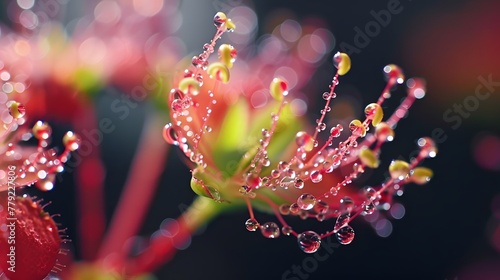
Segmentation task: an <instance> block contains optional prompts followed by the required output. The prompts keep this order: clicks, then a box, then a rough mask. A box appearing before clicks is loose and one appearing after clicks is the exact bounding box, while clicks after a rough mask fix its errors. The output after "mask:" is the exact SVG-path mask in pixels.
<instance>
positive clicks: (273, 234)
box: [260, 222, 280, 238]
mask: <svg viewBox="0 0 500 280" xmlns="http://www.w3.org/2000/svg"><path fill="white" fill-rule="evenodd" d="M260 230H261V232H262V235H264V237H267V238H277V237H278V236H280V229H279V227H278V225H277V224H276V223H274V222H267V223H265V224H263V225H262V226H261V227H260Z"/></svg>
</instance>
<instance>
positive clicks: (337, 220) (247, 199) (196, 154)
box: [0, 12, 437, 279]
mask: <svg viewBox="0 0 500 280" xmlns="http://www.w3.org/2000/svg"><path fill="white" fill-rule="evenodd" d="M214 24H215V26H216V33H215V35H214V37H213V39H212V40H211V41H210V42H208V43H207V44H205V45H204V46H203V52H202V53H201V54H200V55H197V56H195V57H193V58H192V60H191V64H192V65H191V66H190V67H189V68H188V69H186V70H185V71H183V72H182V73H181V74H179V75H177V77H176V78H175V79H174V81H173V83H172V84H173V89H172V90H171V91H170V93H168V98H167V99H168V109H169V118H170V123H168V124H167V125H165V127H164V128H163V138H164V139H165V140H166V142H167V143H169V144H172V145H175V146H178V147H179V148H180V150H181V151H182V153H183V154H184V155H185V156H186V158H187V159H188V161H189V163H188V165H189V166H190V167H191V169H192V179H191V188H192V189H193V191H194V192H195V193H196V194H198V195H199V198H197V199H196V200H195V201H194V202H193V205H192V206H191V207H190V208H188V209H187V211H186V212H185V213H184V214H183V215H182V216H181V217H180V219H179V220H177V221H175V222H169V223H166V224H164V225H162V228H161V231H160V234H158V235H155V236H153V238H152V239H151V242H150V243H149V244H148V246H147V247H146V248H145V249H144V250H142V251H141V252H140V253H139V254H138V255H137V256H133V257H130V256H129V252H128V251H129V250H130V248H129V247H127V248H125V249H123V248H121V246H122V245H123V244H122V243H123V241H126V240H127V239H128V238H130V237H131V236H132V235H133V234H135V232H134V231H136V230H137V229H136V226H135V225H136V223H137V221H138V220H140V218H141V214H140V213H143V211H138V213H139V214H137V215H134V216H133V217H130V216H128V215H126V214H124V213H123V212H122V211H117V212H118V214H117V217H116V219H114V221H113V222H112V225H111V226H110V230H109V234H108V236H107V237H106V239H105V241H104V242H103V245H102V247H101V248H100V252H99V254H98V257H97V260H94V261H93V262H92V264H90V265H86V264H84V265H83V266H81V267H79V266H78V265H75V266H74V267H73V268H72V269H71V270H70V271H69V272H66V273H67V275H68V276H67V277H69V278H70V279H80V278H83V277H94V278H95V277H98V276H99V277H115V278H116V277H132V276H138V275H141V274H143V273H149V272H151V271H152V270H154V269H155V268H156V267H158V266H159V265H161V264H162V263H164V262H165V261H166V260H167V259H168V258H169V257H170V256H171V255H172V254H173V253H174V252H175V250H176V248H177V247H182V244H183V243H185V242H186V240H188V239H189V238H190V236H191V234H193V233H194V232H195V231H196V230H197V229H198V228H200V227H201V226H202V225H204V224H205V223H207V222H208V221H209V220H210V219H211V218H213V217H215V216H216V215H217V214H218V213H221V212H222V211H225V210H227V209H234V208H237V207H239V206H246V207H247V209H248V212H249V219H248V220H247V221H246V222H245V227H246V229H247V230H249V231H252V232H253V231H260V232H261V233H262V234H263V236H265V237H267V238H277V237H279V236H280V235H286V236H293V237H295V238H296V239H297V243H298V245H299V248H300V249H301V250H302V251H304V252H305V253H314V252H316V251H317V250H318V248H319V247H320V245H321V240H322V239H324V238H326V237H328V236H331V235H334V236H336V238H337V240H338V241H339V243H340V244H344V245H347V244H349V243H351V242H352V241H353V238H354V235H355V233H354V229H353V228H352V227H351V225H350V223H351V221H352V220H354V219H355V218H356V217H357V216H360V215H362V216H369V215H372V214H373V213H374V212H375V211H377V210H388V209H389V208H390V207H391V205H392V202H393V196H395V195H398V194H400V193H401V192H402V189H403V187H404V186H405V185H406V184H408V183H417V184H424V183H426V182H428V181H429V180H430V178H431V177H432V171H431V170H430V169H427V168H425V167H420V166H419V164H420V163H421V162H422V160H423V159H424V158H427V157H434V156H435V155H436V152H437V149H436V147H435V145H434V143H433V142H432V140H431V139H430V138H421V139H419V141H418V145H419V148H420V152H419V154H418V156H417V157H416V158H414V159H411V160H410V162H405V161H401V160H395V161H392V162H391V163H390V165H389V167H388V172H389V176H388V179H387V180H386V181H385V182H383V183H381V184H380V185H378V186H370V187H365V188H361V189H360V188H358V187H356V185H355V184H356V182H355V179H356V178H357V177H358V176H360V175H361V174H363V173H364V172H365V170H366V169H369V168H371V169H374V168H377V167H378V166H379V155H380V153H381V148H382V145H383V144H384V143H386V142H390V141H392V139H393V138H394V131H393V129H394V128H395V127H396V125H397V123H398V122H399V120H400V119H401V118H402V117H403V116H404V115H405V114H406V113H407V111H408V109H409V108H410V106H411V105H412V104H413V102H414V101H415V100H416V99H420V98H422V97H423V96H424V95H425V85H424V81H423V80H421V79H418V78H413V79H408V80H407V81H406V86H407V88H408V95H407V96H406V97H405V99H404V100H403V101H402V103H401V104H400V105H399V107H398V108H397V109H396V111H395V113H394V114H392V115H391V116H390V117H389V118H386V120H385V121H384V111H383V109H382V108H383V104H384V101H385V100H386V99H388V98H389V97H390V96H391V90H392V89H393V88H394V87H395V86H396V85H398V84H403V83H404V81H405V77H404V75H403V72H402V70H401V69H400V68H399V67H398V66H396V65H387V66H386V67H385V68H384V73H385V76H386V78H387V85H386V87H385V88H384V89H383V91H382V94H381V96H380V98H379V99H378V100H377V101H376V102H374V103H371V104H369V105H367V106H366V108H365V110H364V113H365V118H364V119H363V120H357V119H355V120H352V121H351V122H350V123H349V125H348V129H344V128H343V126H342V125H340V124H335V125H327V115H328V113H329V112H330V111H331V110H332V108H331V104H332V102H333V100H334V99H335V98H336V96H337V92H336V89H337V88H336V87H337V85H338V84H339V82H340V78H341V76H343V75H345V74H347V73H348V72H349V70H350V68H351V60H350V58H349V56H348V55H347V54H345V53H337V54H335V55H334V57H333V63H334V65H335V67H336V69H337V71H336V73H335V74H334V75H333V78H332V82H331V85H330V86H329V89H328V90H327V91H325V92H324V93H322V94H320V95H319V96H318V97H317V98H318V99H320V98H322V99H323V100H324V102H325V104H324V107H323V108H322V109H321V110H320V114H319V117H318V119H317V121H316V125H315V127H314V128H313V129H310V130H309V129H307V127H308V125H307V123H306V122H305V121H303V120H302V119H301V116H302V115H303V113H301V111H303V108H302V107H301V106H302V105H304V104H305V102H304V101H301V100H300V99H299V98H295V99H293V97H294V92H293V91H294V88H293V86H291V84H293V85H297V84H298V82H297V81H294V82H293V83H290V81H288V79H291V78H293V77H294V75H293V74H290V72H287V71H285V72H284V73H285V74H282V75H278V76H276V77H275V76H270V77H261V76H260V75H261V74H262V73H270V72H278V71H276V70H277V69H276V66H273V64H272V63H265V62H264V61H263V60H259V59H258V58H253V59H250V60H248V61H247V62H246V63H245V62H243V61H236V60H237V56H238V51H237V50H236V48H235V47H233V46H232V45H230V44H222V45H220V46H219V47H218V48H217V41H218V40H219V39H220V37H221V36H222V35H223V34H224V33H225V32H227V31H232V30H234V29H235V28H236V26H235V24H234V23H233V22H232V21H231V19H229V18H228V17H227V16H226V15H225V14H224V13H221V12H219V13H217V14H216V15H215V17H214ZM315 36H317V35H315ZM311 37H312V35H311ZM216 49H217V53H218V58H219V60H218V61H213V60H211V55H212V54H213V53H215V52H216ZM287 58H288V59H283V60H282V61H281V62H283V63H282V65H287V66H289V68H290V69H293V68H294V67H298V68H299V67H300V66H304V67H307V66H310V65H309V64H308V63H304V62H300V61H298V60H296V59H294V57H293V56H291V57H287ZM238 63H241V64H242V65H243V67H239V66H238ZM260 70H262V71H260ZM296 71H301V70H300V69H297V70H296ZM306 72H307V71H306ZM254 73H255V74H254ZM281 73H283V72H281ZM294 73H295V72H294ZM286 74H287V75H286ZM285 76H286V77H285ZM305 76H306V77H307V74H305ZM2 79H3V78H2ZM301 79H304V77H302V78H301ZM4 81H6V83H7V82H9V79H6V80H4ZM15 85H16V84H15V83H14V85H13V86H15ZM339 94H340V93H339ZM311 98H316V97H314V96H312V97H311ZM290 99H293V100H292V102H290ZM294 101H295V102H294ZM3 110H4V113H3V114H2V116H4V115H5V116H6V117H5V118H4V119H3V120H4V123H5V125H4V128H5V132H4V134H2V141H3V140H4V139H8V141H7V140H6V141H4V146H3V153H2V162H1V164H2V167H4V165H5V166H14V169H15V171H16V173H15V174H14V173H13V174H12V176H11V174H10V173H8V172H4V173H5V174H4V176H3V177H2V179H3V181H2V188H3V189H4V190H6V189H7V188H8V186H9V184H11V181H13V179H12V180H11V178H15V179H16V180H17V181H16V186H17V187H23V186H26V185H28V184H31V183H36V184H37V186H39V187H40V188H42V189H44V190H49V189H51V188H52V181H53V176H54V174H55V172H60V171H62V169H63V168H62V164H63V163H64V162H66V160H67V159H68V155H69V152H70V151H73V150H76V149H77V148H78V147H79V146H80V144H81V140H80V138H79V137H78V136H77V135H76V134H74V133H72V132H69V133H67V134H66V136H65V137H64V139H63V142H64V145H65V148H66V149H65V151H64V152H63V153H62V154H61V155H57V154H56V153H55V151H53V150H51V149H48V150H44V148H46V147H47V145H48V144H47V139H49V137H50V133H51V132H50V127H49V126H48V125H47V124H46V123H44V122H37V123H36V124H35V126H34V128H33V131H32V133H31V134H32V135H34V136H35V137H36V138H37V139H38V140H39V144H38V147H37V148H36V149H35V151H32V150H31V149H30V148H25V147H23V148H22V149H21V151H17V150H16V146H15V145H14V144H13V142H15V141H18V140H26V139H27V137H28V136H27V135H28V134H30V133H28V134H26V133H24V132H22V130H21V129H19V130H18V125H20V124H23V123H24V122H25V120H24V119H23V117H24V106H23V105H22V104H21V103H19V102H17V101H8V102H5V108H4V109H3ZM5 112H7V113H5ZM8 113H10V117H9V116H7V114H8ZM328 126H330V127H328ZM328 128H329V129H328ZM370 129H373V130H374V132H373V133H369V132H370ZM157 132H158V134H159V131H157ZM12 139H14V140H15V141H13V140H12ZM340 139H344V140H340ZM146 148H147V147H146ZM149 148H150V149H149V152H148V155H150V154H151V153H154V152H155V151H151V150H152V149H151V147H149ZM152 156H153V155H152ZM156 156H157V155H156ZM8 168H10V167H8ZM2 170H7V168H6V169H2ZM346 170H347V174H346V173H345V172H346ZM47 179H51V180H47ZM153 183H154V182H148V184H153ZM131 193H132V194H133V190H132V191H130V190H129V189H127V190H126V191H125V196H124V200H123V201H125V202H123V204H122V205H125V206H124V207H129V206H130V205H129V204H128V202H129V200H127V199H126V198H127V197H130V194H131ZM8 199H10V198H7V199H6V200H5V201H7V200H8ZM15 200H16V201H17V203H18V205H19V207H18V208H17V210H16V211H17V212H16V215H17V217H18V221H19V223H20V224H19V225H20V226H23V227H24V226H25V224H27V225H28V226H26V227H25V228H26V229H27V230H26V232H30V233H34V234H32V235H30V234H26V236H25V237H24V235H21V234H17V232H16V234H17V235H16V236H18V237H19V236H23V237H19V238H23V240H27V241H33V242H32V243H37V242H38V243H37V245H38V246H39V247H38V248H39V249H37V250H38V251H37V254H36V257H43V258H44V260H45V261H46V262H44V263H42V265H40V267H39V269H37V270H35V272H33V271H31V273H36V274H29V275H27V274H22V273H28V272H27V271H28V270H26V269H25V267H27V265H29V264H30V263H31V262H33V261H34V259H33V255H34V254H31V256H29V257H28V255H29V254H27V253H25V252H23V253H22V255H23V258H24V257H25V256H26V259H23V263H18V268H19V267H22V268H23V269H22V272H17V273H16V272H14V273H11V272H9V271H10V270H9V268H8V267H5V266H2V270H3V271H4V273H5V274H6V275H7V277H9V278H10V279H28V278H29V279H41V278H43V277H45V276H46V275H47V274H48V273H49V271H50V269H51V268H52V266H53V265H54V264H55V263H56V259H57V252H58V251H59V249H58V248H59V245H60V243H61V242H62V239H61V238H60V237H59V235H58V234H57V230H55V228H56V227H55V223H54V222H53V220H52V218H51V217H50V216H49V215H48V214H46V213H45V212H43V209H41V208H43V207H40V206H39V205H38V204H36V203H32V201H31V200H30V199H29V198H20V197H16V198H15ZM2 201H4V200H2ZM141 201H142V202H139V203H141V205H147V201H148V197H145V198H144V199H142V200H141ZM2 203H3V202H2ZM2 205H3V204H2ZM30 205H31V206H32V208H33V209H34V210H32V209H31V210H30V208H29V207H30ZM5 207H6V206H4V208H5ZM7 207H8V205H7ZM119 209H120V207H119ZM254 209H258V210H261V211H263V212H270V213H274V214H275V216H276V219H277V221H266V222H262V221H259V220H260V218H257V215H258V214H256V213H255V212H254ZM2 213H3V216H2V218H3V219H4V220H5V221H6V223H7V220H8V218H7V216H8V215H9V214H8V212H5V211H3V212H2ZM294 216H296V217H298V218H300V219H301V220H308V219H312V220H317V221H319V222H323V223H330V225H331V227H330V229H329V230H327V231H326V232H323V233H318V231H317V230H310V229H302V227H303V226H302V225H301V224H298V225H297V226H295V225H294V226H293V227H292V220H293V219H292V218H293V217H294ZM289 217H290V219H289ZM21 218H22V219H21ZM127 219H129V221H127V222H125V220H127ZM295 220H296V219H295ZM277 222H279V224H280V225H278V223H277ZM294 223H295V222H294ZM123 225H125V227H124V229H123V230H122V233H120V229H121V226H123ZM307 225H309V223H307ZM30 226H31V227H30ZM296 228H297V229H296ZM299 229H300V230H299ZM2 230H3V233H2V237H3V238H0V242H4V243H2V249H3V248H7V249H6V250H7V251H6V252H3V251H2V257H5V256H8V254H9V253H10V252H8V250H9V249H10V248H9V247H8V246H7V244H8V242H9V239H8V237H9V231H8V229H7V228H5V227H3V228H2ZM47 231H48V232H47ZM173 232H175V234H172V233H173ZM39 236H43V237H44V238H45V239H43V238H42V239H40V238H39ZM107 241H109V242H107ZM32 243H28V242H26V244H32ZM4 245H5V246H4ZM34 247H36V246H34ZM34 247H33V248H34ZM25 249H30V248H28V247H26V248H25ZM19 254H21V252H19ZM47 256H50V258H47ZM7 261H8V260H6V261H4V262H3V264H2V265H5V264H6V263H7V264H8V262H7ZM56 267H58V266H57V265H56ZM58 268H59V269H60V267H58ZM56 270H58V269H56ZM89 275H90V276H89Z"/></svg>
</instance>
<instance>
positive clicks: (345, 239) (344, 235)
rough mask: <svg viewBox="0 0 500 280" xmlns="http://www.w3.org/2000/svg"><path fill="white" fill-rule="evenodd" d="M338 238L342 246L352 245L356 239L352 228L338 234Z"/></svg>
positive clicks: (348, 227)
mask: <svg viewBox="0 0 500 280" xmlns="http://www.w3.org/2000/svg"><path fill="white" fill-rule="evenodd" d="M336 236H337V240H338V241H339V242H340V244H342V245H347V244H350V243H351V242H352V240H353V239H354V229H353V228H352V227H351V226H345V227H343V228H341V229H340V230H339V231H338V232H337V233H336Z"/></svg>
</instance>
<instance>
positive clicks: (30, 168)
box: [0, 61, 81, 191]
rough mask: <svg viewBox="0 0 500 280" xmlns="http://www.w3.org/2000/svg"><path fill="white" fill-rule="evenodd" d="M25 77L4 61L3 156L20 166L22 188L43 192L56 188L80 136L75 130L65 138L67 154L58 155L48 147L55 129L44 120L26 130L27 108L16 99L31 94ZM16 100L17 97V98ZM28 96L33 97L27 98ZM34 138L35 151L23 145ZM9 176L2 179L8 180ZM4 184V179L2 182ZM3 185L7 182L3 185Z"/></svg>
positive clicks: (0, 96) (0, 85) (0, 101)
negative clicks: (8, 66)
mask: <svg viewBox="0 0 500 280" xmlns="http://www.w3.org/2000/svg"><path fill="white" fill-rule="evenodd" d="M23 77H24V76H23V75H13V74H12V73H11V72H10V71H9V70H8V69H7V68H6V67H4V64H3V63H2V62H1V61H0V118H1V122H2V126H1V128H0V153H1V154H0V156H2V157H3V160H5V161H6V162H10V163H11V164H13V165H15V167H16V176H17V179H16V181H15V182H16V184H17V185H18V187H20V186H26V185H32V184H34V185H35V186H36V187H37V188H39V189H40V190H43V191H49V190H51V189H52V188H53V187H54V182H55V179H56V174H57V173H59V172H62V171H63V170H64V163H65V162H66V161H67V160H68V159H69V154H70V153H71V152H72V151H75V150H77V149H78V147H79V146H80V143H81V139H80V137H79V136H78V135H77V134H75V133H73V132H72V131H68V132H66V134H65V135H64V136H63V144H64V147H65V149H64V151H63V152H62V153H60V154H57V152H56V150H55V149H54V148H48V146H49V143H50V139H51V135H52V128H51V127H50V125H49V124H47V123H46V122H44V121H40V120H39V121H37V122H36V123H35V124H34V125H33V127H32V129H31V130H29V129H26V128H25V125H26V122H27V118H26V108H25V106H24V105H23V104H22V103H20V102H17V101H15V100H14V99H15V97H21V98H23V97H22V96H21V95H23V94H29V93H28V92H27V91H28V86H27V84H29V83H28V82H26V81H25V80H23ZM13 97H14V98H13ZM25 97H28V98H29V96H25ZM32 137H35V138H36V139H37V140H38V145H37V147H36V149H35V150H34V151H31V150H33V148H32V147H30V146H28V145H19V143H21V142H23V141H28V140H30V139H31V138H32ZM5 176H6V174H3V176H2V178H0V179H5V178H6V177H5ZM2 182H4V180H2ZM2 184H3V183H2Z"/></svg>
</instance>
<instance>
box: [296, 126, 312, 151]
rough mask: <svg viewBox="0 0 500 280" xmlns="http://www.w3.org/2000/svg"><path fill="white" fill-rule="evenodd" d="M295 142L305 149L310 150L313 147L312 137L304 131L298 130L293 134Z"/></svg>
mask: <svg viewBox="0 0 500 280" xmlns="http://www.w3.org/2000/svg"><path fill="white" fill-rule="evenodd" d="M295 143H297V146H299V147H300V148H303V149H304V150H305V151H307V152H310V151H312V149H313V148H314V139H313V138H312V136H310V135H309V134H307V133H306V132H304V131H299V132H297V134H296V135H295Z"/></svg>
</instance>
